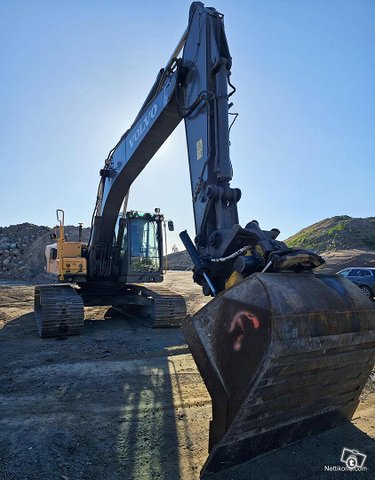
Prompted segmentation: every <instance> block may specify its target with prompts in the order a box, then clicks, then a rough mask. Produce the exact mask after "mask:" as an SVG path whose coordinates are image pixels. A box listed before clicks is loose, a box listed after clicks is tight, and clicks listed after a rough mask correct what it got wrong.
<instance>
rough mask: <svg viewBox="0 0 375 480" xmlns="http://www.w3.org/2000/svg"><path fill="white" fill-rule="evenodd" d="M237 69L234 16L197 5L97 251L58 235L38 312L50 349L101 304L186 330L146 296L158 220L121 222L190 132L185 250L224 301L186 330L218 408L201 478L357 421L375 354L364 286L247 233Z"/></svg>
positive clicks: (99, 229)
mask: <svg viewBox="0 0 375 480" xmlns="http://www.w3.org/2000/svg"><path fill="white" fill-rule="evenodd" d="M231 65H232V58H231V56H230V53H229V48H228V44H227V39H226V35H225V32H224V20H223V15H222V14H220V13H219V12H217V11H216V10H215V9H214V8H208V7H205V6H204V5H203V4H202V3H200V2H194V3H193V4H192V5H191V8H190V13H189V21H188V27H187V30H186V31H185V33H184V34H183V36H182V38H181V40H180V42H179V43H178V45H177V47H176V48H175V50H174V51H173V53H172V56H171V58H170V60H169V61H168V63H167V65H166V67H165V68H163V69H162V70H160V72H159V74H158V76H157V78H156V81H155V84H154V85H153V87H152V89H151V91H150V93H149V95H148V96H147V98H146V100H145V102H144V104H143V106H142V108H141V110H140V112H139V113H138V115H137V117H136V119H135V120H134V123H133V125H132V126H131V127H130V128H129V130H127V131H126V132H125V133H124V135H123V136H122V137H121V139H120V140H119V142H118V143H117V145H116V146H115V147H114V148H113V149H112V150H111V151H110V153H109V155H108V158H107V159H106V161H105V165H104V168H103V169H102V170H101V171H100V177H101V179H100V184H99V190H98V196H97V202H96V207H95V210H94V214H93V222H92V229H91V238H90V241H89V242H88V245H87V246H82V245H81V244H80V243H77V244H71V245H69V243H64V241H63V235H62V234H61V235H60V241H59V243H58V244H57V246H52V247H49V250H48V261H49V262H50V264H51V265H52V263H51V262H53V261H56V260H58V261H59V263H58V266H55V267H53V268H56V269H57V270H55V271H56V273H57V274H58V276H59V279H60V280H61V281H63V282H67V283H62V284H61V285H52V286H40V287H36V301H35V304H36V317H37V323H38V325H39V331H40V332H41V335H42V336H43V335H44V334H46V335H56V334H59V333H61V334H69V333H77V332H78V331H80V329H81V328H82V322H83V314H82V312H83V305H84V304H88V305H90V304H93V303H97V302H98V301H99V300H98V299H99V298H100V297H102V296H104V297H106V302H107V304H108V302H109V304H111V302H112V304H113V305H115V306H120V307H121V308H123V307H126V305H130V306H131V305H133V306H134V305H135V306H139V307H140V308H145V309H149V310H150V309H151V310H152V313H151V318H152V321H151V324H153V325H156V326H158V325H161V324H167V323H168V312H169V315H170V316H171V317H173V316H175V318H177V321H174V320H173V321H172V322H171V323H172V324H173V323H175V324H176V323H179V321H180V319H181V317H183V316H184V305H183V301H182V300H181V298H178V296H173V294H169V295H170V296H171V297H172V299H171V298H170V297H168V293H166V296H165V297H164V296H163V292H162V291H160V292H159V291H154V286H153V287H152V288H150V289H147V288H145V287H144V286H140V285H139V282H141V283H147V282H158V281H160V280H161V279H162V275H161V274H160V273H161V272H160V266H161V263H160V259H161V255H160V251H161V250H160V245H161V243H162V240H161V238H162V235H161V222H162V220H161V218H160V214H159V212H156V213H155V215H151V214H147V216H146V217H137V214H136V212H128V213H126V214H124V215H120V218H119V211H120V209H121V204H122V202H123V200H124V198H126V197H127V194H128V192H129V188H130V186H131V184H132V182H133V181H134V180H135V179H136V178H137V177H138V176H139V175H140V173H141V172H142V170H143V168H144V167H145V166H146V165H147V163H148V162H149V161H150V160H151V158H152V157H153V155H154V154H155V152H156V151H157V150H158V149H159V147H160V146H161V145H162V144H163V142H164V141H165V140H166V139H167V138H168V136H169V135H170V134H171V133H172V131H173V130H174V129H175V128H176V127H177V125H178V124H179V123H180V122H181V121H182V120H184V122H185V129H186V139H187V148H188V157H189V168H190V181H191V191H192V201H193V209H194V218H195V229H196V236H195V238H194V241H192V240H191V239H190V237H189V235H188V234H187V232H186V231H185V232H182V233H181V234H180V237H181V239H182V241H183V243H184V245H185V247H186V249H187V251H188V253H189V254H190V256H191V258H192V260H193V262H194V277H193V278H194V281H195V282H197V283H198V284H199V285H201V286H202V290H203V293H204V294H205V295H211V296H212V297H214V298H213V299H212V300H211V301H210V302H209V303H208V304H207V305H206V306H205V307H203V308H202V309H201V310H200V311H199V312H198V313H196V314H195V315H194V316H191V317H187V318H185V319H184V320H183V321H182V328H183V331H184V334H185V336H186V339H187V342H188V345H189V347H190V350H191V352H192V355H193V357H194V359H195V361H196V363H197V366H198V369H199V371H200V373H201V375H202V377H203V380H204V382H205V384H206V386H207V389H208V391H209V393H210V395H211V397H212V409H213V418H212V421H211V424H210V436H209V457H208V459H207V461H206V463H205V465H204V467H203V470H202V473H210V472H216V471H219V470H221V469H223V468H227V467H229V466H231V465H234V464H237V463H239V462H243V461H245V460H247V459H250V458H252V457H255V456H257V455H260V454H262V453H265V452H267V451H270V450H272V449H275V448H278V447H280V446H283V445H286V444H288V443H291V442H293V441H295V440H297V439H300V438H302V437H304V436H307V435H311V434H314V433H317V432H320V431H322V430H325V429H329V428H332V427H334V426H336V425H339V424H341V423H343V422H345V421H348V420H349V419H350V418H351V417H352V415H353V413H354V411H355V409H356V406H357V404H358V399H359V395H360V393H361V391H362V389H363V386H364V384H365V382H366V379H367V378H368V376H369V374H370V371H371V369H372V366H373V363H374V352H375V309H374V306H373V304H372V303H371V302H370V301H369V300H368V299H367V298H366V296H365V295H363V293H362V292H361V290H360V289H359V288H358V287H357V286H356V285H354V284H352V283H351V282H349V281H348V280H346V279H345V278H343V277H340V276H336V275H334V274H331V273H329V272H328V273H327V272H325V271H324V270H321V269H317V267H319V266H321V265H322V264H323V263H324V260H323V259H322V258H321V257H320V256H319V255H317V254H316V253H315V252H312V251H309V250H302V249H292V248H288V247H287V245H286V244H285V243H283V242H281V241H278V240H277V237H278V235H279V230H278V229H276V228H274V229H272V230H270V231H266V230H262V229H261V228H260V226H259V224H258V222H257V221H255V220H252V221H250V222H248V223H247V224H246V225H245V227H241V226H240V225H239V222H238V212H237V203H238V201H239V200H240V198H241V191H240V190H239V189H238V188H232V187H231V186H230V181H231V179H232V166H231V161H230V158H229V131H230V127H231V125H230V124H229V118H230V116H231V115H234V116H233V117H232V118H233V119H235V118H236V117H235V114H232V113H231V111H230V110H231V107H232V102H231V97H232V95H233V94H234V92H235V88H234V87H233V85H232V83H231ZM228 90H229V91H228ZM232 123H233V122H232ZM246 161H247V160H246ZM269 174H271V173H269ZM250 188H251V185H249V189H250ZM133 232H136V233H135V234H134V237H133ZM56 265H57V264H56ZM50 268H52V266H51V267H50ZM158 301H159V302H160V305H162V317H163V319H164V320H163V321H161V322H159V321H158V319H157V318H156V317H157V313H156V314H155V311H156V312H157V310H158ZM163 302H164V303H163ZM155 305H156V309H155ZM163 305H164V307H163ZM166 305H167V306H166ZM168 305H169V306H168ZM155 315H156V316H155ZM75 322H76V323H75Z"/></svg>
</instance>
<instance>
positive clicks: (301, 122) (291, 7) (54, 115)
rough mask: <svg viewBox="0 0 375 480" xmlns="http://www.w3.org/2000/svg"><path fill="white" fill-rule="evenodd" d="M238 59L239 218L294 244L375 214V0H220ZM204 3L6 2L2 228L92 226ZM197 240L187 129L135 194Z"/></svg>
mask: <svg viewBox="0 0 375 480" xmlns="http://www.w3.org/2000/svg"><path fill="white" fill-rule="evenodd" d="M207 5H208V6H213V7H215V8H216V9H217V10H219V11H220V12H222V13H223V14H224V19H225V20H224V21H225V29H226V35H227V38H228V43H229V48H230V53H231V56H232V58H233V66H232V76H231V80H232V82H233V83H234V84H235V86H236V88H237V92H236V94H235V95H234V96H233V97H231V100H233V102H234V108H233V109H232V110H233V111H236V112H238V113H239V117H238V119H237V121H236V123H235V125H234V127H233V128H232V130H231V161H232V164H233V169H234V177H233V180H232V182H231V186H232V187H239V188H241V190H242V199H241V201H240V202H239V204H238V209H239V216H240V223H241V224H242V225H245V224H246V223H247V222H248V221H250V220H252V219H257V220H258V221H259V222H260V225H261V227H262V228H264V229H270V228H273V227H277V228H279V229H280V230H281V236H280V238H287V237H288V236H290V235H292V234H294V233H296V232H297V231H298V230H300V229H301V228H303V227H305V226H308V225H310V224H312V223H314V222H317V221H319V220H322V219H324V218H327V217H330V216H333V215H344V214H346V215H350V216H353V217H367V216H374V215H375V213H374V207H375V187H374V173H375V88H374V85H375V53H374V51H375V48H374V46H375V1H374V0H303V1H301V0H267V1H265V0H249V1H241V0H231V1H227V0H215V2H213V3H209V4H207ZM189 6H190V2H188V1H185V0H181V1H178V0H174V1H172V0H159V1H157V2H155V1H149V0H143V1H142V2H134V1H128V0H122V1H120V0H105V1H104V0H64V1H57V0H33V1H31V0H0V32H1V39H2V41H1V42H0V72H1V74H0V165H1V188H0V225H2V226H7V225H10V224H17V223H22V222H26V221H28V222H31V223H35V224H40V225H49V226H53V225H54V224H55V223H56V219H55V210H56V209H57V208H62V209H64V210H65V219H66V223H67V224H77V223H78V222H84V224H85V225H86V226H88V225H89V223H90V218H91V214H92V210H93V208H94V204H95V198H96V190H97V185H98V181H99V170H100V168H102V166H103V164H104V160H105V158H106V156H107V154H108V151H109V150H110V149H111V148H112V147H113V146H114V145H115V144H116V143H117V141H118V139H119V138H120V136H121V135H122V133H123V132H124V131H126V130H127V128H128V127H129V126H130V125H131V124H132V122H133V120H134V117H135V115H136V114H137V112H138V110H139V108H140V106H141V105H142V103H143V101H144V100H145V98H146V96H147V94H148V92H149V90H150V88H151V86H152V84H153V82H154V79H155V77H156V74H157V73H158V71H159V69H160V68H161V67H163V66H164V65H165V64H166V62H167V60H168V59H169V57H170V55H171V53H172V51H173V49H174V47H175V46H176V44H177V43H178V40H179V39H180V37H181V35H182V33H183V32H184V30H185V28H186V26H187V19H188V11H189ZM155 207H159V208H161V210H162V212H164V214H165V215H166V217H167V218H170V219H172V220H173V221H174V224H175V232H173V234H170V235H169V244H170V246H171V245H172V244H173V243H176V244H177V246H178V247H179V248H180V249H181V243H180V242H179V239H178V233H179V232H180V231H181V230H184V229H187V230H188V231H189V233H190V234H191V236H192V237H194V235H195V232H194V227H193V225H194V222H193V210H192V202H191V193H190V181H189V170H188V159H187V151H186V141H185V132H184V128H183V124H180V126H179V127H178V128H177V129H176V131H175V132H174V133H173V134H172V136H171V137H169V139H168V140H167V141H166V142H165V144H164V145H163V146H162V147H161V149H160V150H159V151H158V153H157V154H156V155H155V157H154V158H153V159H152V160H151V162H150V163H149V165H148V166H147V167H146V169H145V170H144V172H143V173H142V175H141V176H140V177H139V178H138V179H137V181H136V182H135V183H134V184H133V186H132V188H131V191H130V199H129V208H131V209H136V210H140V211H150V210H151V211H152V210H153V209H154V208H155Z"/></svg>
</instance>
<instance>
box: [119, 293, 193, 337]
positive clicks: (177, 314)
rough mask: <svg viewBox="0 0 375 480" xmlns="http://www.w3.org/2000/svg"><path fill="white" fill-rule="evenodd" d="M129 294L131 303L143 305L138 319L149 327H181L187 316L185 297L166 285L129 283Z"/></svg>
mask: <svg viewBox="0 0 375 480" xmlns="http://www.w3.org/2000/svg"><path fill="white" fill-rule="evenodd" d="M127 296H128V303H129V305H139V306H140V307H141V309H140V311H139V313H140V315H139V316H138V318H137V319H138V321H140V322H141V323H144V324H145V325H147V326H149V327H152V328H166V327H179V326H181V322H182V320H183V319H184V318H185V317H186V302H185V299H184V297H183V296H182V295H179V294H178V293H175V292H173V291H172V290H169V289H168V288H166V287H164V286H161V285H153V286H152V288H149V287H146V286H144V285H129V286H127ZM125 308H126V307H125Z"/></svg>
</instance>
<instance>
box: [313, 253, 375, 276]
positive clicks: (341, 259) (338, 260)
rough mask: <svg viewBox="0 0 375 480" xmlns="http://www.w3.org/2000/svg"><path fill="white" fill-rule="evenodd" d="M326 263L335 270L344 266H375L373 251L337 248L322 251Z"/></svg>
mask: <svg viewBox="0 0 375 480" xmlns="http://www.w3.org/2000/svg"><path fill="white" fill-rule="evenodd" d="M322 256H323V257H324V259H325V261H326V265H327V266H328V267H330V268H332V269H333V270H334V271H335V272H338V271H339V270H342V269H343V268H346V267H355V266H357V267H375V252H369V251H367V250H358V249H354V250H337V251H333V252H323V254H322Z"/></svg>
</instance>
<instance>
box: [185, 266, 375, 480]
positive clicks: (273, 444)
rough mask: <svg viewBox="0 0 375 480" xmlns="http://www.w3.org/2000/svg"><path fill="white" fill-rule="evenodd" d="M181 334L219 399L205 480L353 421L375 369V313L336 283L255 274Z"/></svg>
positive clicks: (307, 276)
mask: <svg viewBox="0 0 375 480" xmlns="http://www.w3.org/2000/svg"><path fill="white" fill-rule="evenodd" d="M183 331H184V334H185V337H186V339H187V342H188V345H189V347H190V350H191V352H192V355H193V357H194V360H195V362H196V364H197V366H198V369H199V371H200V373H201V375H202V377H203V380H204V382H205V384H206V387H207V389H208V391H209V393H210V395H211V398H212V420H211V423H210V435H209V457H208V459H207V461H206V463H205V465H204V467H203V469H202V472H201V474H202V475H203V474H205V473H210V472H217V471H219V470H222V469H224V468H228V467H230V466H232V465H235V464H238V463H242V462H244V461H246V460H249V459H251V458H253V457H256V456H258V455H261V454H263V453H265V452H268V451H271V450H274V449H277V448H279V447H281V446H284V445H287V444H289V443H291V442H294V441H296V440H298V439H301V438H303V437H306V436H308V435H313V434H315V433H318V432H321V431H323V430H327V429H330V428H333V427H335V426H338V425H340V424H342V423H344V422H345V421H348V420H350V419H351V418H352V416H353V413H354V411H355V410H356V407H357V405H358V402H359V396H360V394H361V391H362V389H363V387H364V385H365V383H366V380H367V378H368V376H369V374H370V373H371V370H372V367H373V364H374V354H375V306H374V303H373V302H371V301H370V300H369V299H368V298H367V297H366V296H365V295H364V294H363V292H362V291H361V290H360V289H359V288H358V287H357V286H356V285H354V284H353V283H351V282H350V281H349V280H346V279H344V278H343V277H340V276H337V275H334V274H313V273H293V272H290V273H289V272H286V273H256V274H253V275H251V276H249V277H247V278H246V279H245V280H244V281H243V282H242V283H240V284H239V285H236V286H234V287H232V288H230V289H229V290H226V291H225V292H223V293H221V294H220V295H219V296H218V297H216V298H215V299H213V300H212V301H211V302H210V303H208V304H207V305H206V306H205V307H203V308H202V309H201V310H200V311H199V312H198V313H197V314H195V315H194V316H192V317H187V318H186V320H185V321H184V322H183Z"/></svg>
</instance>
